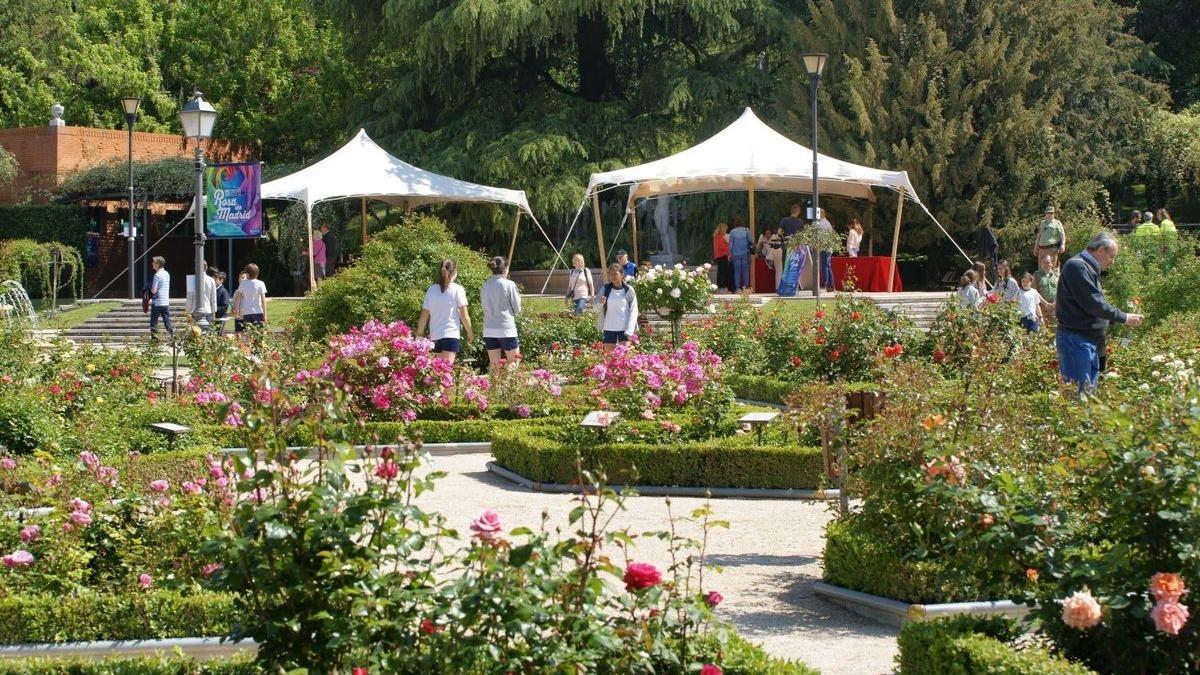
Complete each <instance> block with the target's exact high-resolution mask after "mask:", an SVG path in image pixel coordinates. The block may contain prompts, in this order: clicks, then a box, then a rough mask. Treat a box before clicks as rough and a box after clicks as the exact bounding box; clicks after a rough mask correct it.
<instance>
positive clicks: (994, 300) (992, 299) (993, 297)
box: [987, 293, 1000, 305]
mask: <svg viewBox="0 0 1200 675" xmlns="http://www.w3.org/2000/svg"><path fill="white" fill-rule="evenodd" d="M987 301H988V302H990V303H992V304H993V305H994V304H996V303H997V302H1000V296H999V295H997V294H995V293H988V294H987Z"/></svg>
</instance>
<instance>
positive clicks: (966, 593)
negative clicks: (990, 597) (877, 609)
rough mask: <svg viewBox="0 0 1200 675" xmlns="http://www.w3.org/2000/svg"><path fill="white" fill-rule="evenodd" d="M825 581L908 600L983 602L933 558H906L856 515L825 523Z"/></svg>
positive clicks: (977, 593)
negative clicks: (863, 523)
mask: <svg viewBox="0 0 1200 675" xmlns="http://www.w3.org/2000/svg"><path fill="white" fill-rule="evenodd" d="M822 560H823V562H824V568H825V574H824V580H825V582H826V583H830V584H834V585H836V586H841V587H843V588H849V589H851V590H855V591H861V592H863V593H870V594H872V595H879V596H882V597H885V598H890V599H892V600H899V601H901V602H908V603H942V602H970V601H975V600H984V599H986V598H983V597H980V593H981V592H977V591H976V590H975V589H974V588H972V587H970V586H969V585H964V582H965V581H967V580H965V579H962V578H959V577H956V578H953V579H951V578H949V577H948V575H946V574H944V569H943V567H942V566H941V565H939V564H938V563H937V562H935V561H932V560H905V559H904V558H903V557H902V554H901V553H899V552H897V551H896V550H894V549H893V547H892V546H891V545H890V542H889V541H887V540H886V539H884V538H881V537H878V536H876V535H874V534H873V533H871V532H870V531H869V530H867V529H865V528H864V527H862V525H861V523H860V521H859V519H858V517H857V516H855V515H851V516H849V517H847V518H843V519H840V520H832V521H830V522H829V523H828V524H827V525H826V526H825V554H824V556H823V558H822Z"/></svg>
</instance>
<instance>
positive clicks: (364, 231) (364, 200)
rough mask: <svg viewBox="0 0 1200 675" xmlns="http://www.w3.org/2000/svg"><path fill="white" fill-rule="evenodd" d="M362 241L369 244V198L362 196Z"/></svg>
mask: <svg viewBox="0 0 1200 675" xmlns="http://www.w3.org/2000/svg"><path fill="white" fill-rule="evenodd" d="M362 240H363V241H362V243H363V246H366V245H367V198H366V197H363V198H362Z"/></svg>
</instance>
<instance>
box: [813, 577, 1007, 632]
mask: <svg viewBox="0 0 1200 675" xmlns="http://www.w3.org/2000/svg"><path fill="white" fill-rule="evenodd" d="M813 593H815V594H816V595H818V596H819V597H821V598H824V599H825V600H828V601H829V602H832V603H833V604H835V605H838V606H841V607H845V608H846V609H848V610H850V611H851V612H854V613H855V614H858V615H859V616H862V617H865V618H867V619H871V620H872V621H877V622H879V623H882V624H885V625H888V626H895V627H897V628H899V627H901V626H903V625H904V624H906V623H909V622H910V621H932V620H933V619H939V618H942V617H946V616H957V615H959V614H972V615H975V616H1008V617H1012V618H1014V619H1020V618H1022V617H1024V616H1025V615H1026V614H1028V613H1029V609H1030V608H1029V607H1026V606H1025V605H1018V604H1016V603H1014V602H1012V601H1010V600H984V601H979V602H945V603H938V604H932V605H925V604H909V603H907V602H900V601H899V600H892V599H891V598H884V597H881V596H878V595H871V594H870V593H863V592H861V591H852V590H850V589H849V588H842V587H841V586H834V585H833V584H827V583H825V582H823V581H818V582H817V583H815V584H813Z"/></svg>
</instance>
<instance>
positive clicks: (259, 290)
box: [233, 263, 267, 333]
mask: <svg viewBox="0 0 1200 675" xmlns="http://www.w3.org/2000/svg"><path fill="white" fill-rule="evenodd" d="M242 274H244V275H245V277H246V278H245V279H242V281H241V283H239V284H238V289H237V292H236V293H234V300H233V315H234V316H235V317H237V318H238V319H239V322H238V323H236V324H234V325H235V326H236V328H235V330H236V331H237V332H239V333H241V332H243V331H244V330H246V326H258V327H259V328H262V327H263V326H266V325H267V285H266V284H264V283H263V282H262V281H261V280H259V278H258V265H255V264H254V263H250V264H249V265H246V267H245V269H243V270H242Z"/></svg>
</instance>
